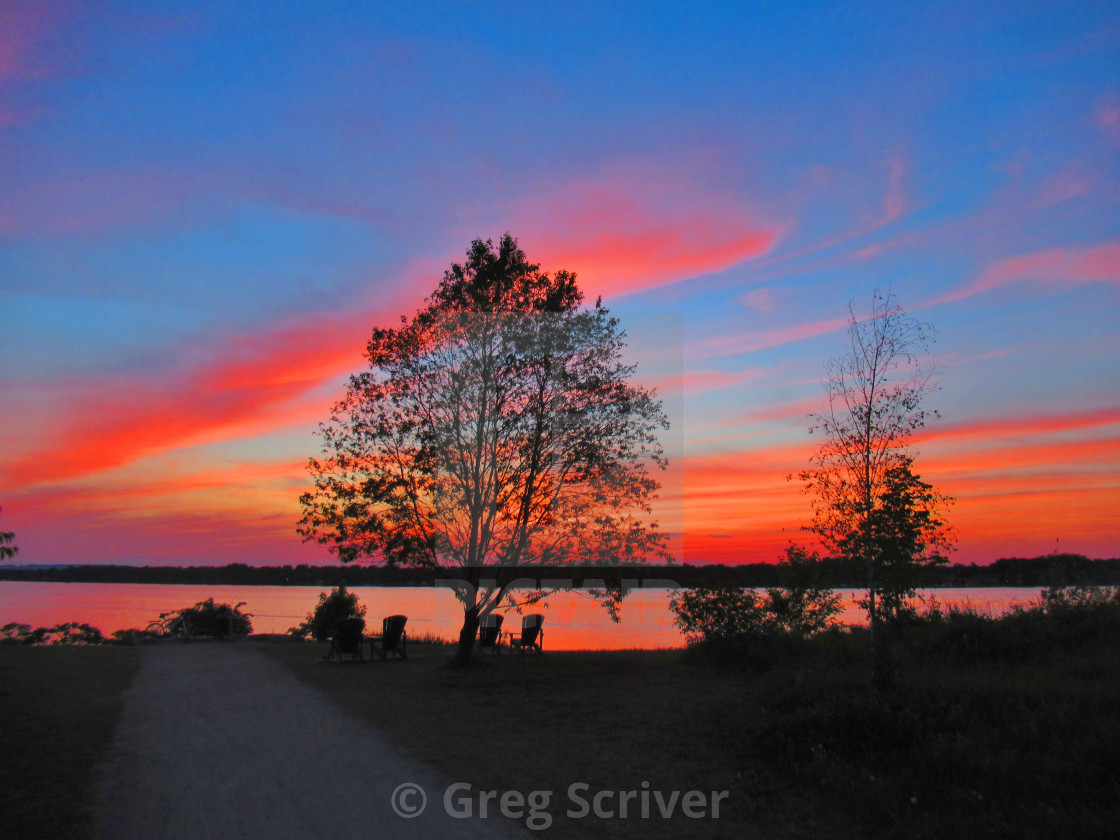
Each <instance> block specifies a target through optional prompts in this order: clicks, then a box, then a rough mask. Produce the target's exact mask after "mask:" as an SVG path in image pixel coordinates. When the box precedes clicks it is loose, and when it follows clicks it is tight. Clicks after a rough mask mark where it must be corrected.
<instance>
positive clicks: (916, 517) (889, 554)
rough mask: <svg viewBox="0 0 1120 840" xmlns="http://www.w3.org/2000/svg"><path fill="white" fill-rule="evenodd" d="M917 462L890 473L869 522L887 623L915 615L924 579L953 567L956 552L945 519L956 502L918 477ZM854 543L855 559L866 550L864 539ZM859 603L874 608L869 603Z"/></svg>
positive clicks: (907, 461)
mask: <svg viewBox="0 0 1120 840" xmlns="http://www.w3.org/2000/svg"><path fill="white" fill-rule="evenodd" d="M913 463H914V462H913V460H912V459H911V458H905V457H904V458H902V460H901V461H900V462H899V463H898V464H897V465H896V466H893V467H891V468H889V469H888V470H887V471H886V473H885V474H884V476H883V487H882V490H881V491H880V493H879V498H878V504H877V505H876V507H875V509H874V510H872V511H871V516H870V518H869V527H870V529H871V533H872V535H873V539H872V540H871V548H872V550H873V551H874V552H875V555H874V559H873V565H874V567H875V569H876V574H877V579H878V584H879V605H878V609H879V613H880V615H881V617H882V618H884V619H887V620H891V619H898V618H901V617H903V616H908V615H913V614H914V608H913V606H912V605H911V603H910V599H911V598H913V597H914V594H915V592H916V591H917V588H918V586H919V585H920V581H921V577H922V575H923V574H925V573H927V572H929V571H930V570H932V569H934V568H936V567H938V566H943V565H945V564H947V563H948V562H949V552H950V551H952V550H953V539H952V532H951V531H950V530H949V528H948V527H947V525H946V523H945V519H944V515H943V514H944V511H945V509H946V508H947V507H948V505H949V504H951V503H952V499H951V498H950V497H948V496H944V495H942V494H940V493H938V492H936V491H935V490H934V489H933V486H932V485H931V484H927V483H926V482H924V481H922V480H921V478H920V477H919V476H916V475H914V472H913V469H912V468H913ZM848 539H850V540H852V541H853V545H852V546H850V547H847V546H845V547H844V548H845V549H846V553H848V554H849V555H854V554H855V552H856V551H858V550H860V547H857V546H856V545H855V543H856V542H859V540H857V539H855V534H854V533H853V534H850V535H849V536H848ZM859 604H860V606H861V607H863V608H864V609H870V603H869V599H868V598H865V599H863V600H861V601H860V602H859Z"/></svg>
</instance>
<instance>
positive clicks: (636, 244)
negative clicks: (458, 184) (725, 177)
mask: <svg viewBox="0 0 1120 840" xmlns="http://www.w3.org/2000/svg"><path fill="white" fill-rule="evenodd" d="M701 193H703V194H701ZM514 216H515V218H514V220H513V223H512V228H513V229H516V230H518V231H522V233H521V234H519V237H518V238H519V240H520V242H521V244H522V246H523V247H524V248H525V250H526V251H527V252H528V253H530V254H532V255H533V259H534V260H536V259H540V261H541V262H542V264H544V265H545V267H546V268H549V269H556V268H566V269H569V270H571V271H574V272H576V273H578V274H579V275H580V278H581V281H582V283H581V285H583V286H584V287H585V288H586V290H587V291H588V292H589V297H593V296H595V295H598V294H602V295H619V294H626V293H628V292H635V291H640V290H642V289H649V288H653V287H656V286H661V285H665V284H668V283H675V282H677V281H679V280H684V279H687V278H689V277H696V276H698V275H702V274H709V273H711V272H715V271H722V270H724V269H726V268H730V267H731V266H733V265H735V264H737V263H740V262H743V261H744V260H749V259H752V258H755V257H758V256H761V255H762V254H765V253H767V252H768V251H769V250H770V249H771V248H772V247H773V245H774V243H775V242H776V241H777V238H778V231H777V229H776V228H775V227H773V226H767V225H762V224H759V223H758V221H757V220H756V218H755V213H754V212H753V211H752V210H751V209H750V208H747V207H745V206H743V205H742V203H741V202H738V201H737V200H735V199H734V198H733V197H731V196H729V195H726V194H713V193H708V192H705V191H703V190H702V189H701V188H699V187H697V186H696V185H695V184H692V183H682V182H681V181H680V180H679V179H676V178H674V177H672V176H670V175H667V174H665V173H663V172H657V173H629V174H621V175H614V176H611V177H607V178H603V179H601V180H597V181H586V180H583V181H576V182H574V183H571V184H568V185H567V186H565V187H564V188H562V189H559V190H556V191H554V192H553V193H551V194H548V195H545V196H543V197H537V198H534V199H532V201H531V202H527V203H525V204H524V205H522V206H520V207H518V208H517V209H516V211H515V213H514ZM538 255H539V256H538Z"/></svg>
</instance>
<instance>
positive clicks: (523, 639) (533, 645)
mask: <svg viewBox="0 0 1120 840" xmlns="http://www.w3.org/2000/svg"><path fill="white" fill-rule="evenodd" d="M542 624H544V616H543V615H541V614H540V613H533V614H532V615H527V616H525V617H524V618H522V619H521V635H520V636H515V635H513V633H510V634H509V646H510V648H511V649H512V650H516V651H517V652H518V653H525V652H526V651H529V650H535V651H536V652H537V653H544V630H543V629H542V628H541V625H542Z"/></svg>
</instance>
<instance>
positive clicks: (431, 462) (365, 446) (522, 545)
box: [298, 234, 668, 661]
mask: <svg viewBox="0 0 1120 840" xmlns="http://www.w3.org/2000/svg"><path fill="white" fill-rule="evenodd" d="M575 279H576V278H575V275H573V274H570V273H568V272H566V271H558V272H556V273H555V274H552V275H549V274H547V273H545V272H542V271H541V270H540V268H539V266H537V265H534V264H531V263H529V262H528V261H527V260H526V257H525V254H524V253H523V252H522V251H521V250H520V248H518V246H517V242H516V240H515V239H513V237H511V236H510V235H509V234H506V235H505V236H504V237H503V238H502V240H501V242H500V243H499V246H498V248H497V249H495V248H494V246H493V243H492V242H491V241H489V240H487V241H485V242H483V241H481V240H475V241H474V242H473V243H472V244H471V247H470V249H468V251H467V259H466V262H465V263H463V264H454V265H452V266H451V268H450V269H449V270H448V271H447V272H446V273H445V274H444V277H443V280H442V282H441V283H440V285H439V287H438V288H437V289H436V291H435V292H434V293H433V294H432V296H431V298H429V300H428V301H427V305H426V306H425V307H424V308H422V309H421V310H420V311H419V312H418V313H417V314H416V316H415V317H414V318H413V319H412V320H411V321H409V320H406V319H405V318H402V319H401V326H400V327H399V328H397V329H380V328H379V329H374V331H373V335H372V337H371V339H370V341H369V344H368V347H367V358H368V359H369V362H370V369H369V370H368V371H366V372H363V373H361V374H358V375H356V376H353V377H351V380H350V385H349V388H348V389H347V393H346V396H345V397H344V398H343V399H342V400H341V401H339V402H338V403H337V404H336V405H335V406H334V409H333V412H332V415H331V419H330V422H329V423H326V424H323V425H321V426H320V437H321V439H322V444H323V457H322V458H321V459H318V460H316V459H312V460H311V461H310V464H309V468H310V472H311V474H312V476H313V478H314V483H315V487H314V490H313V491H311V492H308V493H305V494H304V495H303V496H301V498H300V501H301V503H302V505H303V510H304V515H303V518H302V519H301V520H300V524H299V528H298V530H299V533H301V534H302V535H303V537H304V539H305V540H312V539H313V540H316V541H318V542H320V543H323V544H325V545H327V546H328V547H329V548H330V549H331V550H332V551H333V552H335V553H336V554H337V555H338V557H339V559H340V560H342V561H343V562H349V561H352V560H355V559H357V558H359V557H369V558H371V559H373V560H375V561H379V562H384V563H387V564H389V565H393V564H397V563H400V564H407V565H428V566H455V567H459V568H460V569H461V570H462V579H463V582H464V583H465V584H466V586H465V587H464V589H463V590H462V593H463V594H462V595H461V597H463V598H464V604H465V616H464V624H463V628H462V631H461V633H460V638H459V642H460V644H459V652H458V659H459V660H460V661H462V660H465V659H466V658H467V657H469V655H470V651H471V648H472V646H473V641H474V636H475V633H476V631H477V627H478V621H479V618H480V616H482V615H485V614H487V613H488V612H490V611H491V610H493V609H494V608H495V607H496V606H497V605H498V604H499V602H500V600H501V598H502V595H503V593H504V591H505V589H506V587H508V586H509V584H510V583H512V582H513V581H514V580H515V579H516V577H517V573H516V568H517V567H519V566H526V565H535V564H556V563H581V564H585V565H614V564H618V563H622V562H641V561H643V560H645V559H646V558H647V557H651V556H665V548H664V546H665V538H664V535H662V534H661V533H660V532H659V531H658V530H657V526H656V523H654V522H652V521H650V519H649V516H648V514H649V513H650V502H651V501H652V499H653V498H654V497H655V495H656V492H657V490H658V489H659V487H660V484H659V482H658V481H657V480H656V479H655V478H654V477H653V476H652V475H651V471H650V468H651V467H658V468H661V469H664V468H665V466H666V462H665V459H664V456H663V451H662V447H661V444H660V442H659V440H658V431H659V429H662V428H667V427H668V421H667V419H666V417H665V414H664V412H663V410H662V407H661V403H660V401H659V400H657V399H656V396H655V393H654V392H653V391H652V390H650V389H647V388H643V387H641V386H639V385H636V384H634V383H633V382H631V378H632V375H633V373H634V367H633V366H632V365H625V364H623V363H622V359H621V353H622V350H623V348H624V347H625V332H623V331H622V330H621V329H620V327H619V323H618V320H617V319H615V318H613V317H611V316H610V314H609V313H608V311H607V310H606V309H605V308H603V306H602V304H601V301H597V302H596V304H595V305H594V306H593V307H591V308H589V309H584V308H581V307H580V305H581V303H582V300H583V295H582V293H581V292H580V291H579V289H578V287H577V286H576V283H575Z"/></svg>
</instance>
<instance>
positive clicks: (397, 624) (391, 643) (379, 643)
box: [370, 615, 408, 659]
mask: <svg viewBox="0 0 1120 840" xmlns="http://www.w3.org/2000/svg"><path fill="white" fill-rule="evenodd" d="M407 621H408V616H406V615H391V616H389V617H388V618H386V619H384V620H383V621H382V622H381V635H380V636H374V637H373V638H372V639H370V641H371V643H372V645H373V647H372V650H376V651H377V653H378V655H379V656H380V657H381V658H382V659H385V658H386V657H387V656H388V655H389V654H390V653H395V654H396V655H397V656H399V657H400V658H401V659H407V658H408V654H407V653H406V652H405V645H406V644H407V642H408V636H407V635H406V634H405V632H404V625H405V623H406V622H407ZM372 650H371V652H370V658H372V657H373V653H372Z"/></svg>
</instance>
